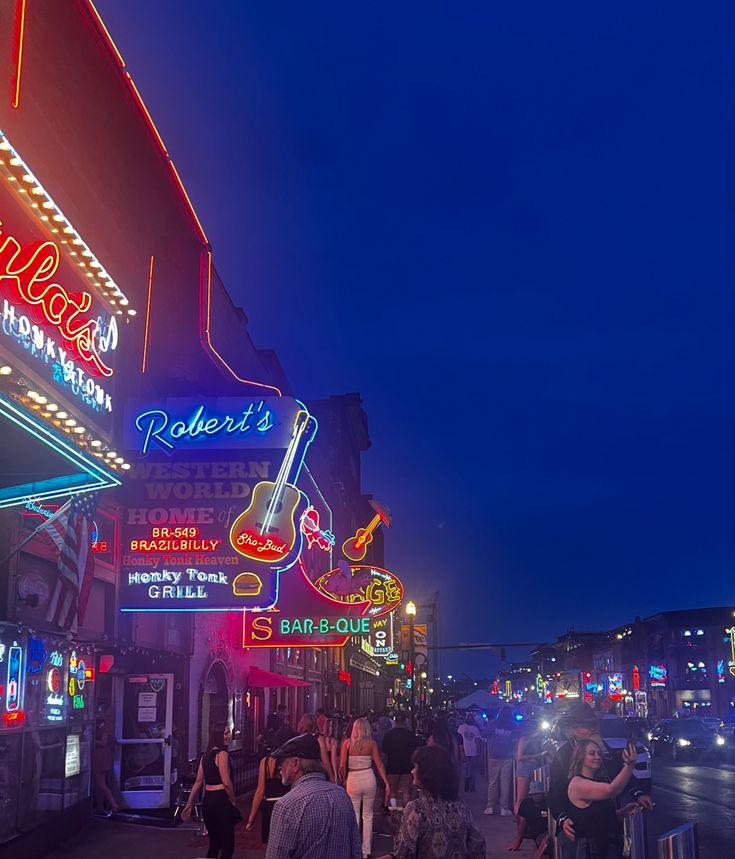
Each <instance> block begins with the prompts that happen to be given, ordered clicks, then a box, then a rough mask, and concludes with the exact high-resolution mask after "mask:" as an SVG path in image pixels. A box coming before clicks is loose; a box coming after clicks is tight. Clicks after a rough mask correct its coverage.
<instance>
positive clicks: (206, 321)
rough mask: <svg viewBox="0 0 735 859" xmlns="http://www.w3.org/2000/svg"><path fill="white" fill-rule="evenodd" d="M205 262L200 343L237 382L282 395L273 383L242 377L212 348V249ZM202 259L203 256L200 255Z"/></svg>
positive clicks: (208, 251) (208, 252)
mask: <svg viewBox="0 0 735 859" xmlns="http://www.w3.org/2000/svg"><path fill="white" fill-rule="evenodd" d="M206 255H207V256H206V263H204V262H203V265H202V266H201V268H202V271H201V272H200V276H201V280H202V282H203V281H204V270H203V269H204V266H205V265H206V278H207V286H206V289H204V288H203V284H202V287H200V289H201V293H202V296H201V298H202V301H201V305H200V314H199V315H200V319H201V322H202V323H203V324H202V330H201V335H200V339H201V341H202V344H203V345H204V346H206V347H207V349H209V350H210V351H211V352H212V354H213V355H216V356H217V358H218V359H219V361H220V362H221V364H222V365H223V366H224V367H225V368H226V369H227V371H228V372H229V373H230V374H231V375H232V376H233V377H234V378H235V379H237V381H238V382H242V384H243V385H253V386H255V387H256V388H265V389H267V390H269V391H275V392H276V396H278V397H282V396H283V394H282V392H281V390H280V388H276V387H275V385H266V384H264V383H263V382H253V381H251V380H250V379H243V378H241V377H240V376H238V375H237V373H236V372H235V371H234V370H233V369H232V367H230V365H229V364H228V363H227V361H225V359H224V358H223V357H222V356H221V355H220V353H219V352H218V351H217V350H216V349H215V348H214V344H213V343H212V334H211V330H212V329H211V306H212V251H210V250H207V251H206ZM202 260H204V257H203V256H202Z"/></svg>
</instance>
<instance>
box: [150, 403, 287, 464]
mask: <svg viewBox="0 0 735 859" xmlns="http://www.w3.org/2000/svg"><path fill="white" fill-rule="evenodd" d="M274 426H275V422H274V420H273V413H272V412H271V410H270V409H269V408H267V407H266V405H265V403H264V402H263V400H260V401H259V402H257V403H249V404H248V405H247V406H246V407H245V408H243V410H242V412H241V413H240V414H238V415H224V416H219V417H216V416H208V415H207V412H206V409H205V407H204V406H199V407H198V408H197V409H196V411H195V412H194V414H193V415H192V416H191V417H190V418H189V419H188V420H185V421H181V420H172V418H171V415H170V414H169V413H168V412H167V411H165V410H164V409H151V410H149V411H147V412H142V413H141V414H139V415H138V417H137V418H136V419H135V427H136V429H137V430H138V431H139V432H140V433H142V434H143V443H142V445H141V448H140V450H141V453H148V452H149V451H150V450H151V447H152V446H153V445H154V444H156V445H158V447H159V448H160V449H161V450H164V451H166V453H172V452H173V451H174V450H175V449H176V447H177V446H178V445H179V444H181V443H183V442H186V441H194V440H196V439H201V440H202V441H206V440H209V439H213V438H216V437H226V436H244V435H247V434H248V433H251V432H253V433H255V434H257V435H260V436H264V435H265V434H266V433H268V432H269V431H270V430H272V429H273V427H274Z"/></svg>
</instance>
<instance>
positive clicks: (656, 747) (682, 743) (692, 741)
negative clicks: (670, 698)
mask: <svg viewBox="0 0 735 859" xmlns="http://www.w3.org/2000/svg"><path fill="white" fill-rule="evenodd" d="M648 736H649V742H650V749H651V754H652V756H653V757H658V756H659V755H663V754H669V755H671V757H672V759H673V760H675V761H676V760H680V759H681V758H684V757H692V756H695V755H699V754H702V753H705V752H722V751H724V746H725V738H724V737H722V736H721V735H720V734H713V733H712V731H710V730H708V729H707V728H706V727H705V726H704V725H703V724H702V722H701V720H700V719H664V720H663V722H659V724H658V725H656V727H655V728H654V729H653V730H652V731H651V733H650V734H649V735H648Z"/></svg>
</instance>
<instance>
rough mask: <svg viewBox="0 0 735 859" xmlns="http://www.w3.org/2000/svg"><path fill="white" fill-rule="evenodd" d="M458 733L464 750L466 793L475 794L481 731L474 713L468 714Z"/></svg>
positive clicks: (463, 769) (463, 766)
mask: <svg viewBox="0 0 735 859" xmlns="http://www.w3.org/2000/svg"><path fill="white" fill-rule="evenodd" d="M457 733H458V734H459V735H460V737H461V738H462V750H463V752H464V757H463V759H462V776H463V778H464V789H465V793H467V792H468V791H470V792H472V793H474V792H475V782H476V779H477V755H478V753H479V746H480V729H479V728H478V727H477V723H476V722H475V717H474V716H473V715H472V713H467V715H466V716H465V720H464V724H463V725H460V726H459V728H458V729H457Z"/></svg>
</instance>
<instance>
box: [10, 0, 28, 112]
mask: <svg viewBox="0 0 735 859" xmlns="http://www.w3.org/2000/svg"><path fill="white" fill-rule="evenodd" d="M25 32H26V0H16V3H15V32H14V34H13V65H14V67H15V70H14V73H13V78H12V82H11V86H10V106H11V107H13V108H17V107H18V106H19V105H20V73H21V69H22V67H23V42H24V40H25Z"/></svg>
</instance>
